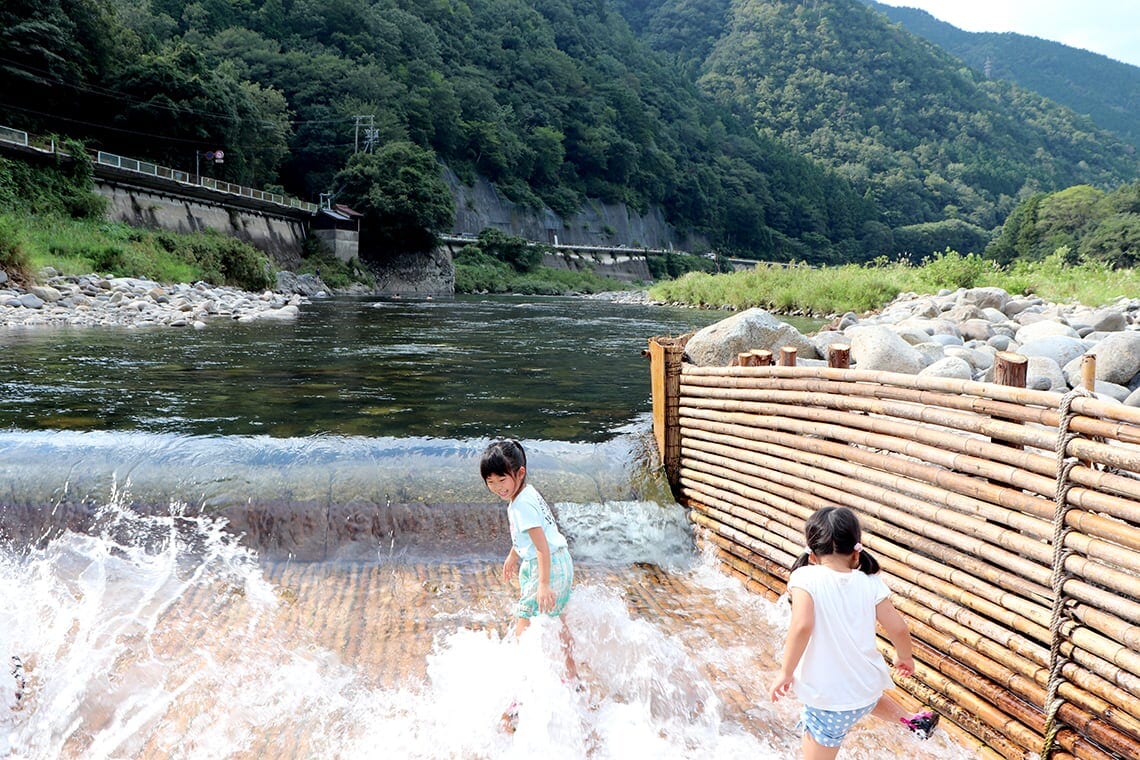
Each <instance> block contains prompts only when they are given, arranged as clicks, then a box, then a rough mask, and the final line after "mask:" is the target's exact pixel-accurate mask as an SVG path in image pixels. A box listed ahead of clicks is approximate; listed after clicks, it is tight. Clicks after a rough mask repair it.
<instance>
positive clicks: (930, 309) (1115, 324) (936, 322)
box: [685, 288, 1140, 406]
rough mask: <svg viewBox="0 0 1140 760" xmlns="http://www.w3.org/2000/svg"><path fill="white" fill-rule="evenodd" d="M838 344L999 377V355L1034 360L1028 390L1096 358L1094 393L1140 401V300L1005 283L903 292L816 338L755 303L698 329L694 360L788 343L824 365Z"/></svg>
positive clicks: (978, 376) (915, 366) (727, 358)
mask: <svg viewBox="0 0 1140 760" xmlns="http://www.w3.org/2000/svg"><path fill="white" fill-rule="evenodd" d="M835 343H845V344H847V345H849V346H850V348H851V353H850V363H851V367H852V368H855V369H864V370H878V371H885V372H901V373H905V374H921V375H924V376H936V377H948V378H960V379H969V380H978V381H983V382H992V381H993V374H994V357H995V356H996V354H997V353H998V352H1000V351H1011V352H1014V353H1020V354H1022V355H1024V356H1026V357H1027V359H1028V362H1027V373H1026V375H1027V376H1026V387H1027V388H1033V389H1037V390H1048V391H1053V392H1056V393H1064V392H1067V391H1068V390H1070V389H1071V388H1073V387H1076V386H1077V385H1079V384H1080V382H1081V373H1080V364H1081V361H1082V357H1083V356H1085V355H1086V354H1093V355H1095V356H1096V381H1097V382H1096V388H1095V391H1094V392H1095V394H1096V395H1097V396H1098V397H1100V398H1102V399H1105V400H1110V401H1120V402H1122V403H1124V404H1127V405H1129V406H1140V299H1129V298H1123V297H1122V298H1118V299H1117V300H1116V301H1115V302H1114V303H1112V304H1109V305H1107V306H1103V307H1099V308H1095V309H1094V308H1090V307H1087V306H1083V305H1081V304H1053V303H1048V302H1046V301H1045V300H1044V299H1041V298H1036V297H1033V296H1018V297H1011V296H1010V295H1009V294H1008V293H1006V292H1005V291H1004V290H1001V289H1000V288H962V289H959V290H956V291H942V292H940V293H938V294H937V295H925V296H922V295H917V294H914V293H904V294H902V295H900V296H899V297H898V298H896V299H895V300H894V301H892V302H891V303H889V304H887V306H885V307H884V308H883V309H882V310H881V311H879V312H877V313H874V314H868V315H863V316H862V317H860V316H857V315H855V314H853V313H850V312H849V313H847V314H844V315H843V316H842V317H839V318H837V319H836V320H835V321H834V322H833V323H832V324H831V325H829V326H828V327H825V328H824V329H823V330H821V331H819V332H818V333H816V334H815V335H814V336H810V337H808V336H804V335H802V334H801V333H800V332H799V331H798V330H797V329H796V328H794V327H793V326H791V325H789V324H788V323H786V322H783V321H782V320H780V319H779V318H778V317H776V316H774V315H772V314H770V313H768V312H767V311H764V310H763V309H748V310H747V311H743V312H740V313H739V314H734V315H733V316H731V317H728V318H727V319H723V320H721V321H720V322H717V323H715V324H712V325H709V326H708V327H705V328H704V329H702V330H700V331H698V332H696V333H695V334H694V335H693V336H692V337H691V338H690V339H689V341H688V343H687V344H686V346H685V354H686V360H687V361H690V362H692V363H694V364H697V365H700V366H727V365H729V364H732V363H733V359H734V358H735V357H736V355H737V354H739V353H743V352H746V351H752V350H768V351H771V352H772V353H773V355H778V354H779V352H780V349H781V348H783V347H784V346H792V347H794V348H795V349H796V353H797V361H798V360H801V359H802V360H806V361H804V362H803V363H818V362H816V361H815V360H818V359H819V358H820V357H826V356H827V351H828V347H829V346H831V345H832V344H835Z"/></svg>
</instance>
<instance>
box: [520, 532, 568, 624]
mask: <svg viewBox="0 0 1140 760" xmlns="http://www.w3.org/2000/svg"><path fill="white" fill-rule="evenodd" d="M573 584H574V563H573V562H572V561H571V560H570V552H569V551H568V550H567V549H566V547H562V548H561V549H558V550H557V551H555V552H554V553H553V554H551V555H550V588H551V589H553V590H554V609H552V610H551V611H550V612H547V613H539V611H538V598H537V597H538V559H537V558H536V559H525V560H523V561H522V564H520V565H519V601H518V604H516V605H515V617H520V618H532V617H538V616H539V614H546V615H549V616H550V617H557V616H559V615H561V614H562V611H563V610H564V609H566V603H567V602H569V601H570V586H572V585H573Z"/></svg>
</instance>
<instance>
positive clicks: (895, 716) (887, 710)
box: [871, 694, 910, 723]
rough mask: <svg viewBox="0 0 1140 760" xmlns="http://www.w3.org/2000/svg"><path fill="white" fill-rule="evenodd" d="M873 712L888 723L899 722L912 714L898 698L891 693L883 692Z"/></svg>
mask: <svg viewBox="0 0 1140 760" xmlns="http://www.w3.org/2000/svg"><path fill="white" fill-rule="evenodd" d="M871 714H872V715H874V716H875V717H876V718H879V719H880V720H885V721H887V722H888V723H898V722H899V721H900V720H902V719H903V718H909V717H910V714H909V713H908V712H907V711H906V710H904V709H903V708H902V705H900V704H899V703H898V700H896V699H895V698H894V697H892V696H891V695H890V694H883V696H881V697H879V701H878V702H877V703H876V704H875V709H874V710H872V711H871Z"/></svg>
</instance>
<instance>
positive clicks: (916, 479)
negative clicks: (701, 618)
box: [646, 337, 1140, 760]
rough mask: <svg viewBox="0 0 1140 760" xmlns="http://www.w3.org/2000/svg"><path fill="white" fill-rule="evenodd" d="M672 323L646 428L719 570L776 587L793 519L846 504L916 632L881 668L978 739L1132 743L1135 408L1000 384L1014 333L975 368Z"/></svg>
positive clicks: (798, 530)
mask: <svg viewBox="0 0 1140 760" xmlns="http://www.w3.org/2000/svg"><path fill="white" fill-rule="evenodd" d="M686 339H687V338H686V337H681V338H667V337H660V338H653V339H651V340H650V341H649V347H648V350H647V351H646V354H647V355H648V356H649V358H650V364H651V373H650V374H651V385H652V391H653V426H654V435H655V437H656V440H657V445H658V447H659V449H660V452H661V459H662V464H663V465H664V467H665V472H666V475H667V477H668V478H669V481H670V484H671V485H672V487H673V491H674V494H675V496H676V498H677V499H678V501H679V502H680V503H681V504H683V505H684V506H686V507H688V508H689V510H690V512H689V514H690V519H691V520H692V522H693V523H694V524H695V525H696V526H697V528H698V531H699V534H700V538H701V540H702V541H704V542H708V543H711V544H712V545H713V546H714V547H715V551H716V553H717V555H718V556H719V557H720V559H721V561H722V563H723V567H724V569H725V570H726V572H728V573H730V574H732V575H734V576H737V577H738V578H740V579H741V580H742V581H743V582H744V583H745V584H746V585H747V586H748V587H749V588H750V589H752V590H753V591H756V592H758V593H760V594H762V595H764V596H766V597H768V598H770V599H776V598H778V597H779V596H780V595H781V594H782V593H783V592H784V590H785V584H786V581H787V578H788V575H789V570H788V568H789V567H790V566H791V564H792V562H793V561H794V560H795V557H796V556H797V555H798V554H799V552H800V551H801V547H802V545H803V525H804V521H805V520H806V518H807V517H808V516H809V515H810V514H811V513H812V512H814V511H815V510H817V509H819V508H820V507H823V506H827V505H832V504H842V505H846V506H849V507H851V508H852V509H854V510H855V511H856V512H857V513H858V514H859V516H860V519H861V521H862V523H863V528H864V531H865V535H864V538H863V543H864V544H865V545H866V546H867V548H868V550H869V551H871V552H873V553H874V555H875V556H876V557H877V558H878V559H879V562H880V564H881V566H882V568H883V571H884V577H885V579H886V581H887V583H888V585H889V586H890V588H891V590H892V592H893V601H894V603H895V605H896V606H897V607H898V609H899V610H900V612H902V614H903V615H904V616H905V617H906V618H907V622H908V624H909V626H910V630H911V634H912V637H913V639H914V643H915V660H916V673H915V675H914V677H912V678H905V679H896V685H897V686H898V687H899V688H900V689H902V690H904V691H905V692H908V693H909V694H910V695H911V696H913V697H914V698H915V700H917V701H918V702H921V703H923V704H925V705H930V706H931V707H932V708H934V709H935V710H937V711H938V712H939V713H941V714H942V715H943V719H944V725H946V722H948V723H950V725H949V726H947V727H948V728H950V729H951V731H952V732H953V733H954V734H955V735H956V736H957V737H959V738H962V739H964V740H968V741H969V743H970V744H971V745H973V748H974V749H975V750H976V751H977V752H978V753H979V754H980V755H981V756H983V757H988V758H996V757H1001V758H1034V757H1040V758H1043V759H1049V758H1052V759H1055V760H1069V759H1070V758H1076V759H1079V760H1113V759H1115V758H1140V409H1136V408H1132V407H1127V406H1124V405H1122V404H1119V403H1113V402H1106V401H1101V400H1099V399H1097V398H1095V397H1094V396H1093V395H1092V394H1091V393H1088V392H1087V391H1085V390H1083V388H1080V389H1077V390H1074V391H1072V392H1070V393H1068V394H1065V395H1062V394H1057V393H1051V392H1047V391H1035V390H1027V389H1025V388H1024V387H1019V386H1023V385H1024V382H1025V365H1026V360H1025V358H1024V357H1021V356H1018V355H1016V354H1009V353H1002V354H999V355H998V357H997V365H996V367H995V369H996V374H995V377H996V378H997V380H998V382H995V383H981V382H975V381H966V380H955V379H946V378H934V377H920V376H916V375H904V374H897V373H889V372H877V371H867V370H852V369H847V368H846V362H847V357H848V355H849V354H848V348H847V347H846V346H839V345H837V346H834V347H833V348H832V351H831V352H830V354H831V355H830V359H831V362H830V363H831V365H832V366H828V367H808V366H804V367H797V366H795V353H794V349H793V350H792V351H791V352H788V351H781V352H779V354H778V355H776V356H773V353H772V352H769V351H752V352H746V353H743V354H740V355H738V356H737V358H736V359H734V361H733V366H729V367H697V366H694V365H692V364H689V363H686V362H684V361H683V352H684V346H685V341H686ZM774 360H775V362H774ZM774 363H777V364H776V366H773V364H774ZM835 365H838V366H835ZM1082 377H1083V387H1086V388H1087V387H1092V385H1093V382H1094V379H1095V359H1094V358H1093V357H1092V356H1088V357H1085V360H1084V364H1083V366H1082ZM880 649H881V651H882V652H883V653H884V655H885V656H889V655H890V653H891V647H890V644H889V642H887V641H886V639H885V638H882V637H880Z"/></svg>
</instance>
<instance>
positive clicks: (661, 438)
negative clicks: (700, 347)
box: [649, 336, 688, 490]
mask: <svg viewBox="0 0 1140 760" xmlns="http://www.w3.org/2000/svg"><path fill="white" fill-rule="evenodd" d="M687 342H688V336H685V337H682V338H650V340H649V360H650V368H649V373H650V385H651V387H652V392H653V437H654V438H655V439H656V441H657V451H658V453H659V454H660V455H661V463H662V464H663V465H664V467H665V477H666V478H668V480H669V484H670V485H671V486H673V488H674V490H676V488H677V483H678V480H679V478H680V472H681V412H680V410H681V364H682V361H683V357H684V354H685V344H686V343H687Z"/></svg>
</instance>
